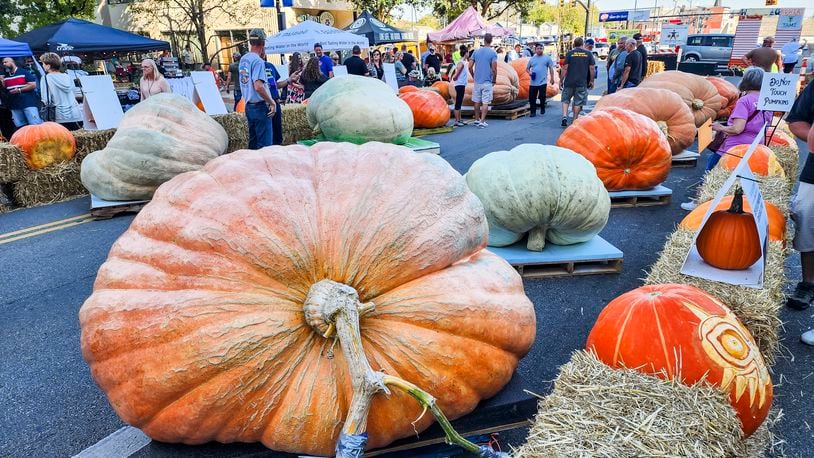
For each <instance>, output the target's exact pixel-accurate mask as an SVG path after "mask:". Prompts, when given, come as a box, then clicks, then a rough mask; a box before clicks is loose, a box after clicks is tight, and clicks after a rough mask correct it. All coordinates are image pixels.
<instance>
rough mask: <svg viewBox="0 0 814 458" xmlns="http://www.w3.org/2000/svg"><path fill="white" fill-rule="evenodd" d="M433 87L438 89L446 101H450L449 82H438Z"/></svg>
mask: <svg viewBox="0 0 814 458" xmlns="http://www.w3.org/2000/svg"><path fill="white" fill-rule="evenodd" d="M432 87H434V88H437V89H438V92H439V93H440V94H441V97H443V98H444V100H449V81H436V82H434V83H432Z"/></svg>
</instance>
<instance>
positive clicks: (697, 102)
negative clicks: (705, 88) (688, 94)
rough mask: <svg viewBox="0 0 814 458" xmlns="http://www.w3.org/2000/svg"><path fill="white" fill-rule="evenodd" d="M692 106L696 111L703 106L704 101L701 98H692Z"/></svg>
mask: <svg viewBox="0 0 814 458" xmlns="http://www.w3.org/2000/svg"><path fill="white" fill-rule="evenodd" d="M692 107H693V109H694V110H696V111H698V110H700V109H701V108H704V101H703V100H701V99H693V101H692Z"/></svg>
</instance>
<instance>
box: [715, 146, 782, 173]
mask: <svg viewBox="0 0 814 458" xmlns="http://www.w3.org/2000/svg"><path fill="white" fill-rule="evenodd" d="M749 146H750V145H736V146H733V147H732V148H729V150H728V151H727V152H726V154H724V155H723V157H721V160H720V161H719V163H718V165H719V166H720V167H724V168H726V169H728V170H735V167H737V166H738V164H739V163H740V161H741V158H742V157H743V156H744V155H745V154H746V150H747V149H749ZM749 168H750V169H752V172H753V173H756V174H758V175H763V176H786V173H785V172H784V171H783V167H782V166H781V165H780V162H779V161H778V160H777V156H775V154H774V152H773V151H772V150H771V149H769V147H767V146H764V145H757V148H755V151H754V152H752V155H751V156H749Z"/></svg>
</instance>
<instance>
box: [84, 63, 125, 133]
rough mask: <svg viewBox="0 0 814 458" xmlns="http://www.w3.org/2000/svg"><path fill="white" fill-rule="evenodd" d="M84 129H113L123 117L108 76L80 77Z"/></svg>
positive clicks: (111, 81)
mask: <svg viewBox="0 0 814 458" xmlns="http://www.w3.org/2000/svg"><path fill="white" fill-rule="evenodd" d="M79 82H80V83H82V92H83V93H84V94H85V100H84V101H83V102H82V111H83V117H84V119H83V122H84V128H85V129H87V130H104V129H115V128H116V127H118V126H119V122H121V120H122V116H124V111H122V106H121V104H120V103H119V97H118V96H117V95H116V89H115V88H114V87H113V80H112V79H110V76H108V75H93V76H80V77H79Z"/></svg>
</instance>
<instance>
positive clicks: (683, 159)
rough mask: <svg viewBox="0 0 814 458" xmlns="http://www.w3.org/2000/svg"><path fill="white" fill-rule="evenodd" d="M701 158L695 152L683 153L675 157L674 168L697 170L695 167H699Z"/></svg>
mask: <svg viewBox="0 0 814 458" xmlns="http://www.w3.org/2000/svg"><path fill="white" fill-rule="evenodd" d="M700 158H701V155H700V154H699V153H696V152H694V151H689V150H687V151H682V152H680V153H678V154H675V155H673V167H681V168H695V166H697V165H698V159H700Z"/></svg>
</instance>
